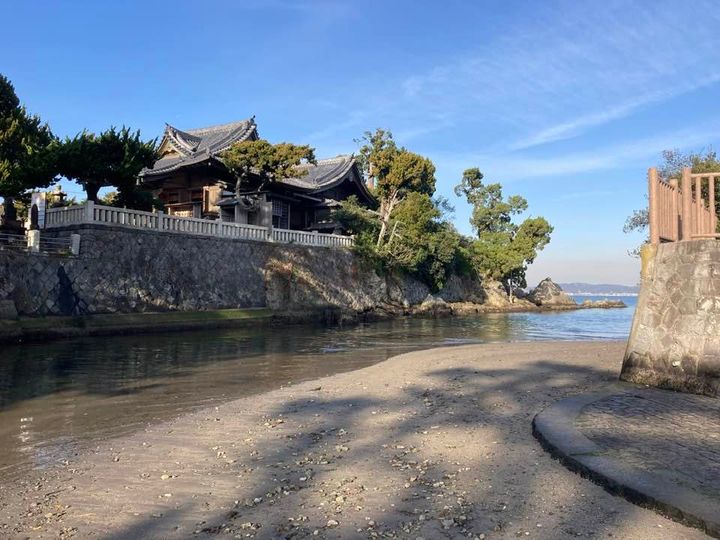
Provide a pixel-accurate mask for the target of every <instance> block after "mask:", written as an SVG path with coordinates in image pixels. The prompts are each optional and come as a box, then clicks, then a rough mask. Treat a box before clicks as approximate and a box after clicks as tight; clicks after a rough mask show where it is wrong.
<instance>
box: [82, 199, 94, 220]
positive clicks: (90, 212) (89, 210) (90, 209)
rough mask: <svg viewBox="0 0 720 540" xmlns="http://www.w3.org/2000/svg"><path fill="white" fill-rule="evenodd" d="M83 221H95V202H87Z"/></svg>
mask: <svg viewBox="0 0 720 540" xmlns="http://www.w3.org/2000/svg"><path fill="white" fill-rule="evenodd" d="M83 221H84V222H85V223H92V222H93V221H95V202H93V201H86V202H85V218H84V220H83Z"/></svg>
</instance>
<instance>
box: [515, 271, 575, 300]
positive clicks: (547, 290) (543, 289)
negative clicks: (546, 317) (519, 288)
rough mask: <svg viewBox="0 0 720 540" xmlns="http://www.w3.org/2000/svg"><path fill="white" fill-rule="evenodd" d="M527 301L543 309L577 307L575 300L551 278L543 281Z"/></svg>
mask: <svg viewBox="0 0 720 540" xmlns="http://www.w3.org/2000/svg"><path fill="white" fill-rule="evenodd" d="M527 299H528V300H530V301H531V302H532V303H533V304H535V305H537V306H541V307H558V306H577V303H576V302H575V300H573V299H572V298H571V297H570V296H569V295H568V294H567V293H565V292H563V290H562V289H561V288H560V287H559V286H558V285H557V284H556V283H554V282H553V280H552V279H550V278H549V277H548V278H545V279H543V280H542V281H541V282H540V283H539V284H538V286H537V287H535V289H533V291H532V292H531V293H530V294H529V295H528V297H527Z"/></svg>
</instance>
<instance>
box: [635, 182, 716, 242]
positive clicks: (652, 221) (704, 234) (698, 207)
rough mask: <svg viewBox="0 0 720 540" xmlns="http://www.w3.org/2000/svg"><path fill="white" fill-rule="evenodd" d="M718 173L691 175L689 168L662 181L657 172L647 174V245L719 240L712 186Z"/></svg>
mask: <svg viewBox="0 0 720 540" xmlns="http://www.w3.org/2000/svg"><path fill="white" fill-rule="evenodd" d="M718 178H720V172H716V173H697V174H693V173H692V172H691V171H690V169H689V168H685V169H683V171H682V177H681V181H680V183H678V181H677V179H672V180H670V181H669V182H666V181H664V180H662V179H661V178H660V176H659V175H658V171H657V169H655V168H651V169H650V170H649V171H648V191H649V198H650V208H649V212H648V221H649V225H650V242H651V243H653V244H659V243H660V242H678V241H680V240H693V239H699V238H720V234H718V232H717V213H716V206H715V183H716V181H717V179H718Z"/></svg>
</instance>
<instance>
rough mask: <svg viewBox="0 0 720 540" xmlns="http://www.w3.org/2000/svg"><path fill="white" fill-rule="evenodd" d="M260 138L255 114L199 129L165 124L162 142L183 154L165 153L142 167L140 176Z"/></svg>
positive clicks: (177, 167) (163, 170)
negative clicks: (146, 167) (145, 166)
mask: <svg viewBox="0 0 720 540" xmlns="http://www.w3.org/2000/svg"><path fill="white" fill-rule="evenodd" d="M256 138H257V126H256V125H255V118H254V117H253V118H250V119H249V120H241V121H239V122H231V123H229V124H221V125H217V126H210V127H204V128H198V129H188V130H186V131H182V130H179V129H177V128H175V127H173V126H171V125H170V124H166V126H165V133H163V140H162V143H160V145H161V146H163V145H169V146H170V147H172V148H173V149H174V150H176V151H177V153H178V154H180V156H173V157H164V158H162V159H159V160H158V161H156V162H155V164H154V165H153V167H152V168H151V169H143V170H142V171H140V176H143V177H147V176H156V175H158V174H165V173H168V172H172V171H174V170H176V169H179V168H181V167H185V166H187V165H194V164H197V163H201V162H203V161H205V160H207V159H212V158H213V157H215V156H216V155H217V154H219V153H221V152H223V151H225V150H227V149H228V148H230V146H232V145H233V144H234V143H236V142H241V141H245V140H248V139H250V140H252V139H256Z"/></svg>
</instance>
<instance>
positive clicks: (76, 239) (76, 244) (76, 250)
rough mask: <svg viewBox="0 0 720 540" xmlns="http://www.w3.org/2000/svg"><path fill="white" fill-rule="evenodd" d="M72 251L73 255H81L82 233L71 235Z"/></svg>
mask: <svg viewBox="0 0 720 540" xmlns="http://www.w3.org/2000/svg"><path fill="white" fill-rule="evenodd" d="M70 253H72V254H73V255H80V235H79V234H71V235H70Z"/></svg>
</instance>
